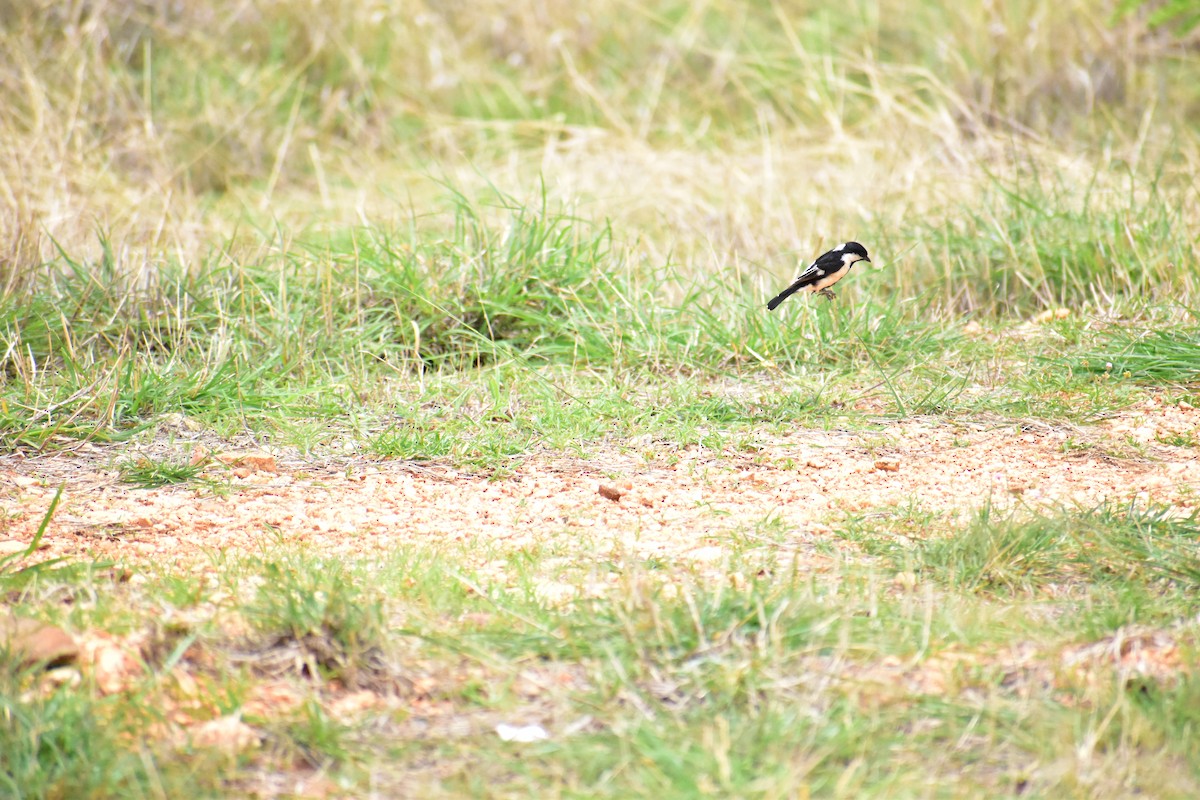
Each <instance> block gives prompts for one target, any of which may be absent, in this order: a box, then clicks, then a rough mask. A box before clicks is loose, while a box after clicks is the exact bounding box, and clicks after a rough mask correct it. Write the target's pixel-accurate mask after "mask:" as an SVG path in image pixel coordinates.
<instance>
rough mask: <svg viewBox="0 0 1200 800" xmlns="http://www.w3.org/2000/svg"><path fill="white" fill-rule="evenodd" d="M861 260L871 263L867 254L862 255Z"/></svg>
mask: <svg viewBox="0 0 1200 800" xmlns="http://www.w3.org/2000/svg"><path fill="white" fill-rule="evenodd" d="M862 260H863V261H866V262H867V263H868V264H869V263H871V259H870V258H869V257H868V256H863V257H862Z"/></svg>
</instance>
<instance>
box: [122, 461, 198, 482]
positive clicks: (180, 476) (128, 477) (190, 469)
mask: <svg viewBox="0 0 1200 800" xmlns="http://www.w3.org/2000/svg"><path fill="white" fill-rule="evenodd" d="M201 469H202V465H199V464H182V463H178V462H175V461H169V460H156V459H152V458H148V457H145V456H143V457H141V458H134V459H129V460H126V461H122V462H121V463H119V464H117V472H118V474H120V476H121V480H122V481H124V482H125V483H131V484H133V485H134V486H138V487H141V488H143V489H153V488H156V487H159V486H172V485H175V484H180V483H187V482H188V481H191V480H193V479H194V478H195V477H196V476H197V475H199V474H200V471H201Z"/></svg>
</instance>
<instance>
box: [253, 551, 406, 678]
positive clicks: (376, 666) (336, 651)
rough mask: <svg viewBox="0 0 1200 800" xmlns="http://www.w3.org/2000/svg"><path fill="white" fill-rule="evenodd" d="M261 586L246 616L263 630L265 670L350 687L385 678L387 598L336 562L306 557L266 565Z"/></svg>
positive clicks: (260, 660)
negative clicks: (277, 667)
mask: <svg viewBox="0 0 1200 800" xmlns="http://www.w3.org/2000/svg"><path fill="white" fill-rule="evenodd" d="M261 570H262V572H261V583H260V584H259V585H258V587H257V589H256V590H255V594H254V597H253V598H252V599H250V600H249V601H248V602H247V603H246V605H245V607H244V608H243V609H242V613H243V614H244V615H245V617H246V619H247V621H248V622H249V623H250V624H251V626H252V627H253V628H254V629H255V630H256V631H257V632H258V634H259V637H260V640H261V641H262V643H263V650H262V651H261V653H260V655H259V656H258V657H257V658H256V659H255V661H256V663H257V664H258V665H259V666H260V667H261V668H263V669H265V670H267V671H270V670H271V669H273V668H274V667H273V666H272V665H275V664H277V663H278V664H282V665H283V667H284V669H285V670H287V671H292V670H295V671H298V672H300V673H301V674H303V675H305V676H307V677H309V678H312V679H314V680H325V679H329V678H337V679H338V680H340V681H342V682H343V683H345V684H347V685H350V686H358V685H363V686H366V685H372V684H373V683H375V682H377V681H378V680H380V679H381V678H383V677H384V674H385V669H384V664H383V657H384V644H385V642H386V636H385V627H384V611H383V599H382V597H381V596H380V595H379V594H378V593H377V592H375V591H372V590H371V589H369V588H368V587H367V586H366V585H365V580H364V579H363V577H362V576H360V575H357V574H355V573H354V572H353V571H352V570H351V569H350V568H349V567H348V566H347V565H345V564H342V563H340V562H338V561H334V560H324V559H313V558H309V557H306V556H304V555H303V554H293V555H291V556H285V557H280V558H278V559H269V560H266V561H264V562H263V563H262V564H261Z"/></svg>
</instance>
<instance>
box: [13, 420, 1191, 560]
mask: <svg viewBox="0 0 1200 800" xmlns="http://www.w3.org/2000/svg"><path fill="white" fill-rule="evenodd" d="M1197 424H1200V412H1197V411H1196V410H1195V409H1191V408H1189V407H1177V406H1169V405H1163V404H1162V403H1160V402H1158V401H1151V402H1148V403H1147V404H1145V405H1144V406H1143V407H1141V408H1138V409H1134V410H1131V411H1129V412H1127V413H1124V414H1122V415H1120V416H1118V417H1114V418H1112V419H1110V420H1108V421H1106V422H1103V423H1100V424H1097V425H1093V426H1087V427H1082V428H1080V427H1074V426H1069V425H1053V424H1046V423H1041V422H1029V423H1019V422H1012V421H1004V422H999V421H998V422H994V423H991V422H979V421H972V422H962V421H957V422H956V421H946V420H944V419H939V418H927V419H922V418H914V419H909V420H905V421H901V422H894V423H890V424H884V425H882V426H880V427H879V428H878V429H876V430H872V431H868V432H864V431H812V430H799V431H796V432H795V433H794V434H791V435H789V436H787V437H784V438H776V439H767V438H764V439H763V440H762V441H761V442H759V443H757V444H756V445H754V446H752V447H750V448H748V449H744V450H742V451H738V452H730V451H725V452H716V451H712V450H708V449H704V448H698V447H688V448H679V449H676V450H674V451H673V449H672V447H671V445H670V443H664V442H661V441H655V442H652V443H650V442H641V443H639V442H624V443H619V444H615V445H605V446H597V447H596V448H594V449H593V451H592V453H593V454H592V455H591V456H590V457H588V458H575V457H566V456H563V455H560V454H552V453H540V454H533V455H531V456H529V457H528V458H527V459H526V460H525V461H524V462H523V463H522V464H521V465H520V466H519V467H518V468H517V469H516V470H515V471H514V472H513V473H512V474H511V475H509V476H508V477H504V478H500V479H492V478H491V477H489V476H487V475H480V474H476V473H471V472H468V471H463V470H458V469H455V468H452V467H449V466H445V465H438V464H413V463H401V462H388V461H367V460H342V461H336V462H331V461H322V462H318V461H315V460H312V459H304V458H300V457H297V456H295V455H288V454H285V453H275V454H273V455H274V457H273V458H264V459H259V460H256V459H254V458H246V457H241V458H237V459H228V458H227V459H213V460H212V463H213V464H214V466H213V467H212V468H211V469H210V471H209V474H210V476H211V477H212V478H214V479H215V480H216V481H218V482H219V483H220V488H219V490H214V489H213V488H211V487H205V486H201V487H199V488H198V487H197V486H196V485H195V484H189V485H182V486H171V487H164V488H156V489H141V488H133V487H131V486H129V485H128V484H124V483H121V482H120V480H119V477H118V475H117V473H116V472H114V471H113V470H112V467H111V464H112V463H113V460H114V454H113V452H112V451H111V450H110V449H108V448H99V447H94V446H84V447H81V448H80V449H79V450H78V451H76V452H74V453H71V454H65V455H63V454H60V455H54V456H46V457H26V456H22V455H19V454H18V455H9V456H6V457H3V458H0V503H2V504H3V507H4V512H5V513H4V515H3V516H2V517H0V540H7V541H9V542H13V543H27V542H28V541H29V540H30V539H32V537H33V535H34V531H35V530H36V528H37V526H38V524H39V522H40V521H41V519H42V515H43V514H44V512H45V509H46V508H47V507H48V505H49V502H50V499H51V497H52V496H53V494H54V492H55V491H56V489H57V487H58V486H59V485H60V484H61V485H64V486H65V490H64V494H63V503H62V505H61V507H60V508H59V510H58V513H57V514H56V515H55V517H54V519H53V521H52V522H51V524H50V527H49V529H48V531H47V534H46V536H45V539H44V549H43V550H42V551H41V552H40V553H38V554H37V558H38V559H41V558H46V557H62V556H70V557H82V556H95V557H120V558H125V559H132V560H135V561H136V560H142V559H153V560H155V561H157V562H159V563H177V564H180V565H183V564H187V563H194V562H195V561H196V560H198V559H201V558H203V557H204V554H205V553H206V552H209V551H212V550H235V551H236V550H244V551H251V550H254V549H257V548H260V547H261V546H262V544H263V542H264V541H268V540H269V541H279V540H282V541H284V542H290V543H296V544H305V545H311V546H313V547H317V548H320V549H322V550H323V551H325V552H328V553H330V554H335V555H337V554H344V555H348V556H349V555H365V554H370V553H382V552H385V551H391V550H394V549H395V548H398V547H404V546H406V545H410V544H420V545H426V546H429V545H433V546H436V545H438V544H444V543H448V542H459V543H471V544H473V545H478V546H479V550H478V552H479V554H480V559H481V561H486V560H488V559H490V558H493V557H494V556H495V554H496V553H497V552H504V551H506V550H509V549H513V548H525V547H530V546H533V545H544V544H552V545H553V546H555V547H558V548H561V549H562V550H563V551H564V554H566V553H569V552H570V551H572V550H580V551H585V550H586V551H587V552H589V553H592V554H595V553H620V554H622V555H623V556H625V557H636V558H643V559H645V558H654V559H672V560H681V561H684V562H687V561H691V562H696V564H697V566H701V565H703V564H706V563H709V562H717V561H720V560H721V559H722V555H723V551H722V542H723V541H726V540H727V537H729V536H731V535H736V534H739V533H747V532H749V533H750V534H751V535H752V534H753V532H754V531H755V530H756V526H759V525H761V524H763V523H764V522H765V521H768V520H773V521H774V525H776V526H777V529H782V530H785V531H787V532H789V533H788V536H789V537H790V538H791V539H792V540H794V541H795V543H797V544H801V543H804V542H806V541H807V542H811V541H812V540H813V538H814V537H818V538H819V537H822V536H824V535H827V534H828V533H829V532H830V527H829V526H830V525H831V524H835V525H836V523H837V522H838V521H839V520H840V519H842V518H844V517H845V515H846V514H848V513H859V512H864V511H867V510H870V509H874V508H879V507H887V506H892V505H897V504H902V503H911V502H913V501H915V502H917V503H919V504H920V506H921V507H922V508H924V509H927V510H930V511H937V512H949V513H955V512H969V511H971V510H973V509H976V508H978V507H979V506H980V505H981V504H982V503H984V502H987V501H990V502H992V503H993V504H1000V505H1005V504H1011V503H1025V504H1029V505H1031V506H1039V505H1052V504H1068V505H1073V504H1080V505H1084V506H1088V505H1094V504H1096V503H1099V502H1101V501H1104V500H1106V499H1110V500H1124V499H1131V498H1136V499H1138V500H1139V501H1141V502H1148V503H1149V502H1152V503H1163V504H1170V505H1173V506H1176V507H1178V508H1179V510H1180V511H1181V512H1183V513H1187V512H1190V511H1191V510H1193V509H1194V508H1195V507H1196V504H1197V497H1198V494H1197V490H1198V489H1200V460H1197V458H1196V455H1195V450H1194V448H1190V447H1180V446H1173V445H1171V444H1168V443H1166V442H1170V441H1175V440H1176V439H1173V438H1172V437H1177V436H1178V435H1179V434H1185V433H1187V432H1189V431H1194V430H1195V428H1196V426H1197ZM642 444H647V445H649V444H652V445H653V447H652V448H648V449H652V450H653V451H654V453H655V454H656V459H657V460H651V461H647V460H646V458H644V457H643V455H642V453H643V452H645V451H646V450H647V448H643V447H641V445H642ZM664 454H666V457H665V460H664ZM264 464H265V465H268V466H265V467H264V466H263V465H264ZM778 526H782V528H779V527H778Z"/></svg>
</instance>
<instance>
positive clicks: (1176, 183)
mask: <svg viewBox="0 0 1200 800" xmlns="http://www.w3.org/2000/svg"><path fill="white" fill-rule="evenodd" d="M0 14H2V18H3V19H4V20H5V23H4V26H3V28H2V29H0V44H2V45H3V47H0V53H3V55H0V90H2V91H3V92H4V93H5V94H6V95H7V96H8V97H9V102H6V103H5V104H4V106H3V108H2V109H0V143H2V144H0V147H2V148H3V149H4V151H5V152H3V153H2V155H3V158H0V164H2V165H3V166H0V191H2V192H3V196H4V200H5V203H4V204H3V205H4V207H5V210H4V211H3V212H2V213H0V216H2V217H3V229H2V230H0V285H2V286H4V287H6V290H7V291H11V290H12V289H13V288H14V286H15V284H17V283H18V282H20V281H21V280H22V279H23V276H25V275H26V274H27V273H28V269H29V268H30V267H36V266H39V265H40V264H42V263H45V262H47V261H49V260H52V259H53V258H54V257H55V256H56V255H57V251H56V247H55V244H54V243H58V244H59V245H61V246H62V247H63V248H64V249H65V250H66V251H67V252H69V253H71V254H72V255H73V256H75V257H77V258H80V259H84V260H87V259H88V258H89V257H95V256H97V255H98V253H99V246H98V244H97V236H96V233H97V231H101V232H102V233H103V234H104V238H105V239H106V240H107V242H108V246H109V247H110V248H111V250H112V251H113V253H114V257H115V259H116V261H117V262H118V263H119V264H120V265H122V267H123V268H124V269H125V270H126V271H128V270H134V271H140V270H142V269H148V271H149V272H150V273H153V272H154V271H155V265H156V264H158V263H160V262H162V261H163V260H164V259H171V260H177V261H179V262H183V263H195V262H198V261H201V260H203V259H204V258H205V257H206V256H207V255H208V254H209V253H210V252H211V250H212V248H213V247H214V246H223V245H225V244H226V243H227V242H228V241H229V239H230V237H231V236H232V235H233V233H234V231H235V230H238V229H239V226H241V228H242V229H243V230H244V229H245V224H246V223H247V222H249V223H250V226H251V227H263V228H270V227H272V226H273V225H274V224H275V223H276V222H282V223H283V224H284V225H285V228H286V229H288V230H293V231H304V230H311V229H313V228H326V229H331V228H332V229H336V228H337V227H338V226H344V225H346V224H355V223H363V222H369V223H378V222H381V221H382V222H389V221H396V220H403V219H404V218H406V217H408V216H410V215H413V214H415V215H418V216H421V215H424V214H427V213H429V211H430V210H432V209H433V208H434V207H435V206H436V198H437V197H439V196H440V194H441V187H440V186H439V185H438V183H437V182H436V181H435V180H431V176H432V177H433V178H436V179H438V180H444V181H448V182H450V183H451V184H452V185H454V186H456V187H459V188H460V189H462V190H463V191H467V192H474V191H476V190H478V189H480V188H481V187H483V186H485V185H486V184H489V183H490V184H494V185H496V186H498V187H500V188H501V189H502V190H504V191H505V192H507V193H509V194H511V195H512V196H514V197H516V198H518V199H526V198H532V197H534V196H537V195H539V194H540V193H541V191H542V187H541V185H540V183H541V181H542V180H544V181H545V184H546V187H545V188H546V191H547V192H548V193H549V194H550V196H551V198H552V199H555V200H562V201H564V202H566V203H568V204H569V205H572V206H574V207H575V208H576V209H578V213H580V214H581V215H582V216H584V217H586V218H589V219H609V220H612V221H613V224H614V226H615V228H616V230H617V232H618V237H619V238H620V239H621V240H622V241H626V242H628V243H630V245H629V246H630V249H631V252H632V253H633V255H634V256H635V257H636V258H638V259H644V260H646V261H648V262H650V263H664V262H665V261H666V260H667V259H668V258H673V259H675V260H676V261H677V262H680V263H682V264H685V265H687V266H688V267H689V269H687V270H685V273H686V272H690V271H692V270H695V271H697V272H699V273H702V274H703V273H708V272H712V271H716V270H722V269H725V268H727V267H728V265H730V264H736V265H742V264H743V262H747V263H748V268H749V269H751V270H753V271H758V269H759V265H764V264H768V263H770V264H776V263H778V262H779V260H780V254H781V253H788V252H791V251H798V252H800V253H804V254H807V253H809V252H811V251H813V250H815V249H817V248H819V247H821V246H822V245H824V244H827V243H829V242H832V241H834V240H839V241H840V240H842V239H844V238H846V237H847V236H851V235H854V236H859V237H860V238H864V237H866V236H868V235H870V236H871V238H872V239H873V240H874V241H876V242H879V243H880V246H881V248H883V249H884V250H885V251H888V250H890V251H891V252H892V254H893V258H891V259H883V260H882V261H883V263H885V264H891V265H892V266H896V267H899V268H900V270H899V271H898V273H897V275H896V276H895V277H894V278H893V279H892V282H893V283H894V288H895V289H896V290H898V291H900V292H901V293H903V294H905V295H909V294H912V293H914V292H916V291H917V290H918V289H920V288H922V287H927V286H929V285H930V284H931V283H933V282H936V281H939V280H943V279H945V277H946V276H947V275H948V274H954V273H957V272H959V271H961V270H962V265H961V264H960V263H959V262H957V261H956V260H955V258H954V256H953V254H952V253H950V252H947V248H946V246H945V244H944V243H942V246H941V248H940V249H939V244H938V242H937V241H929V237H928V231H929V230H934V229H937V228H938V227H939V226H944V225H946V224H951V225H953V224H958V223H963V224H962V225H961V226H960V228H958V229H956V233H955V238H954V241H955V242H957V243H966V242H969V241H971V240H974V239H978V238H979V237H985V238H986V237H992V238H997V237H998V238H999V239H1000V246H1001V248H1003V247H1005V246H1009V247H1012V248H1014V249H1015V248H1016V247H1017V246H1021V243H1020V241H1019V237H1013V236H1010V235H1009V234H1010V233H1011V232H1010V231H1009V230H1008V227H1009V220H1008V219H1007V216H1009V215H1010V214H1011V209H1009V208H1007V206H1004V205H1003V204H1000V205H996V204H995V202H994V199H995V197H996V194H997V186H998V185H999V186H1001V187H1003V188H1002V190H1001V191H1008V190H1009V187H1011V186H1012V185H1013V184H1014V182H1016V181H1024V182H1025V183H1024V185H1026V186H1036V187H1037V190H1036V191H1035V192H1034V193H1033V194H1032V195H1031V198H1032V202H1034V203H1044V204H1045V207H1046V208H1049V209H1051V210H1052V211H1054V212H1057V211H1058V210H1059V209H1060V208H1065V209H1072V208H1085V209H1086V212H1087V214H1096V215H1100V216H1104V217H1106V218H1107V216H1112V215H1117V216H1120V215H1125V216H1127V217H1128V216H1132V217H1133V219H1132V224H1134V225H1135V226H1136V224H1137V222H1138V220H1137V217H1138V214H1139V210H1140V209H1142V208H1144V207H1145V202H1144V201H1145V200H1146V198H1147V197H1148V196H1149V195H1150V193H1151V192H1155V191H1157V192H1159V193H1163V192H1165V193H1168V194H1169V197H1170V202H1171V203H1172V204H1173V205H1174V206H1175V207H1177V208H1178V210H1179V213H1178V219H1177V223H1178V229H1177V230H1176V231H1175V232H1174V233H1175V235H1176V236H1177V237H1178V239H1177V240H1182V241H1191V240H1194V239H1195V228H1196V226H1197V224H1198V223H1197V221H1196V220H1197V219H1198V218H1200V215H1198V214H1197V200H1196V196H1195V192H1194V191H1192V190H1191V189H1190V188H1189V185H1190V181H1189V180H1188V177H1187V176H1189V175H1191V174H1194V172H1195V169H1196V167H1197V166H1198V165H1200V139H1198V138H1197V136H1196V134H1195V132H1194V130H1193V129H1192V128H1191V127H1190V126H1188V125H1186V124H1185V122H1186V120H1187V119H1188V118H1189V116H1191V115H1192V114H1193V113H1194V110H1195V109H1196V107H1197V104H1198V103H1200V99H1198V97H1197V94H1196V93H1195V92H1194V91H1193V90H1192V89H1191V88H1190V87H1191V86H1194V85H1195V81H1190V82H1189V81H1188V80H1187V77H1186V76H1187V75H1189V74H1193V73H1194V72H1195V70H1196V67H1197V64H1196V60H1197V59H1196V56H1195V54H1194V51H1193V49H1192V48H1191V47H1190V45H1189V42H1188V41H1177V40H1175V39H1172V38H1170V36H1169V35H1168V34H1166V33H1158V34H1150V33H1147V32H1146V30H1145V29H1144V28H1143V27H1142V26H1141V24H1140V23H1139V22H1138V21H1137V20H1136V19H1129V20H1126V21H1124V22H1121V23H1120V24H1116V25H1110V24H1109V18H1110V16H1111V13H1110V9H1106V8H1105V7H1104V6H1103V4H1100V5H1097V4H1096V3H1093V2H1083V0H1074V1H1073V2H1065V3H1057V4H1048V3H1042V2H1033V1H1032V0H1024V1H1023V2H1012V3H1005V4H983V5H979V6H971V7H962V6H960V5H957V4H943V3H935V2H929V3H920V4H914V3H912V2H901V0H884V1H883V2H855V3H851V4H849V5H848V6H847V7H845V8H843V9H841V10H839V11H837V12H831V11H828V10H825V9H823V7H822V6H821V5H820V4H813V3H794V4H787V5H786V6H785V5H784V4H778V5H774V6H772V7H770V8H767V9H762V10H760V11H756V12H754V13H748V14H746V13H740V12H736V13H735V12H734V11H733V10H732V9H726V8H722V7H720V6H716V7H714V6H710V5H707V4H701V3H697V2H693V3H676V4H660V5H655V6H645V5H636V4H630V3H627V2H617V1H616V0H613V1H611V2H605V3H602V4H601V5H600V6H591V7H589V8H588V10H587V11H580V10H579V9H578V7H577V6H576V5H575V4H571V3H564V2H551V3H536V4H535V3H517V4H511V3H505V4H500V3H496V4H484V5H483V6H480V5H478V4H472V5H470V6H469V7H468V6H457V5H453V4H452V5H450V6H437V7H433V6H426V5H425V4H424V3H420V2H403V3H396V4H388V5H385V4H358V3H345V2H320V3H315V4H306V5H304V7H303V9H301V7H300V6H297V5H296V4H293V3H286V2H278V3H268V4H255V5H252V6H251V5H246V4H238V3H216V4H210V5H207V6H195V7H193V6H189V5H185V6H178V7H175V6H172V7H166V6H161V5H158V4H152V3H144V2H133V1H132V0H100V2H96V3H89V4H78V5H71V6H67V7H63V6H62V5H61V4H57V3H49V2H43V3H34V4H20V5H14V6H12V7H9V8H7V9H4V10H3V11H2V12H0ZM968 209H980V210H981V211H982V213H981V214H980V215H979V216H978V218H976V219H967V220H966V221H965V222H963V218H964V210H968ZM252 238H253V237H252ZM1014 255H1015V256H1017V257H1018V258H1020V254H1014ZM787 260H788V259H786V258H785V259H784V261H785V262H786V261H787ZM739 268H740V267H739ZM790 269H791V267H790V266H783V267H782V268H781V269H779V272H780V273H786V272H788V271H790ZM1154 271H1155V277H1156V278H1158V279H1161V280H1166V281H1168V282H1171V283H1173V284H1174V285H1175V287H1176V288H1177V289H1183V290H1186V291H1187V292H1188V293H1189V294H1190V293H1191V292H1192V291H1193V290H1194V289H1195V285H1194V284H1195V280H1194V277H1192V276H1190V275H1189V276H1186V277H1181V276H1179V275H1178V274H1172V271H1171V270H1170V269H1169V268H1168V266H1167V264H1166V263H1165V262H1164V263H1161V264H1158V265H1155V266H1154ZM1128 288H1129V287H1116V290H1118V291H1119V290H1122V289H1128ZM950 294H951V293H950V292H949V290H948V293H947V296H950Z"/></svg>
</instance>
